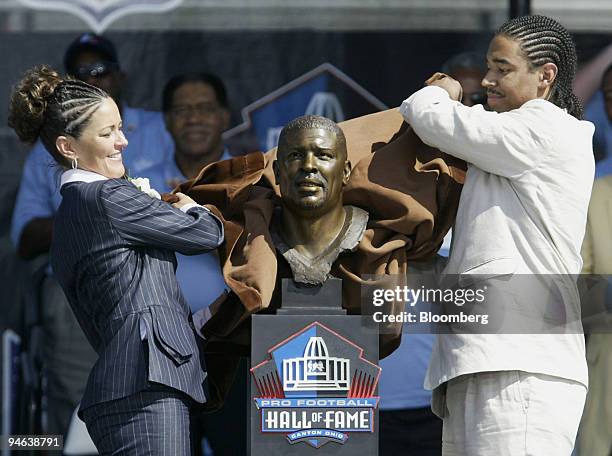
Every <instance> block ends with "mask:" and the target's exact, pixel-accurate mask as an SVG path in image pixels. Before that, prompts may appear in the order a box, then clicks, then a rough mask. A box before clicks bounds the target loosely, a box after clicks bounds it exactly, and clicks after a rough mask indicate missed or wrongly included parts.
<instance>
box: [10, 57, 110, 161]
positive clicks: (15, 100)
mask: <svg viewBox="0 0 612 456" xmlns="http://www.w3.org/2000/svg"><path fill="white" fill-rule="evenodd" d="M108 97H109V95H108V94H107V93H106V92H104V91H103V90H101V89H99V88H97V87H94V86H92V85H89V84H86V83H85V82H82V81H78V80H75V79H63V78H62V77H61V76H60V75H59V74H58V73H57V72H56V71H55V70H53V69H52V68H51V67H49V66H46V65H42V66H39V67H35V68H32V69H31V70H29V71H27V72H26V73H25V75H24V76H23V78H22V79H21V81H20V82H19V83H18V84H17V85H16V86H15V88H14V89H13V93H12V95H11V100H10V103H9V116H8V125H9V126H10V127H11V128H13V129H14V130H15V133H17V136H19V139H21V140H22V141H24V142H26V143H30V144H31V143H34V142H35V141H36V140H37V139H38V138H40V139H41V141H42V143H43V145H44V146H45V148H46V149H47V151H48V152H49V153H50V154H51V155H52V156H53V158H54V159H55V161H57V163H59V164H60V165H62V166H64V167H68V166H69V163H68V160H67V159H66V158H65V157H64V156H63V155H61V154H60V153H59V151H58V150H57V147H56V146H55V141H56V140H57V138H58V136H61V135H70V136H73V137H75V138H79V137H80V136H81V134H82V132H83V129H84V128H85V127H86V126H87V125H88V123H89V121H90V120H91V116H92V115H93V114H94V112H96V111H97V109H98V108H99V107H100V104H101V103H102V102H103V101H104V100H105V99H107V98H108Z"/></svg>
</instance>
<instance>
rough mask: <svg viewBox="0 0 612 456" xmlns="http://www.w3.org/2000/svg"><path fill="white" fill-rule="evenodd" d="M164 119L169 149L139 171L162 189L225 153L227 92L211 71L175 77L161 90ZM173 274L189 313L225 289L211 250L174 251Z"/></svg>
mask: <svg viewBox="0 0 612 456" xmlns="http://www.w3.org/2000/svg"><path fill="white" fill-rule="evenodd" d="M162 111H163V115H164V122H165V125H166V128H167V130H168V132H169V133H170V136H171V137H172V140H173V142H174V153H171V154H168V156H167V157H166V158H165V159H164V160H163V161H161V162H160V163H158V164H157V165H154V166H152V167H150V168H147V169H145V170H143V171H142V173H141V174H142V175H143V176H144V177H148V178H149V180H150V183H151V186H152V187H153V188H155V189H156V190H158V191H159V192H162V193H167V192H170V191H171V190H172V189H173V188H174V187H176V186H177V185H178V184H179V183H181V182H185V181H186V180H189V179H194V178H195V177H196V176H197V175H198V173H199V172H200V170H201V169H202V168H204V167H205V166H206V165H208V164H210V163H212V162H216V161H219V160H225V159H228V158H231V156H230V154H229V152H228V151H227V150H226V149H225V147H224V145H223V139H222V137H221V136H222V133H223V131H225V130H226V129H227V128H228V126H229V116H230V113H229V107H228V101H227V91H226V89H225V86H224V84H223V82H222V81H221V79H219V78H218V77H217V76H215V75H213V74H206V73H193V74H186V75H180V76H175V77H173V78H172V79H170V80H169V81H168V82H167V83H166V85H165V87H164V90H163V96H162ZM177 260H178V268H177V271H176V275H177V278H178V281H179V285H180V286H181V290H182V291H183V294H184V296H185V298H186V299H187V303H188V304H189V306H190V307H191V310H192V311H193V312H196V311H198V310H200V309H202V308H205V307H207V306H208V305H209V304H210V303H212V302H213V301H214V300H215V299H217V298H218V297H219V296H220V295H221V294H223V292H224V291H225V282H224V281H223V276H222V275H221V269H220V268H219V261H218V258H217V255H216V253H215V252H211V253H207V254H204V255H196V256H186V255H180V254H177Z"/></svg>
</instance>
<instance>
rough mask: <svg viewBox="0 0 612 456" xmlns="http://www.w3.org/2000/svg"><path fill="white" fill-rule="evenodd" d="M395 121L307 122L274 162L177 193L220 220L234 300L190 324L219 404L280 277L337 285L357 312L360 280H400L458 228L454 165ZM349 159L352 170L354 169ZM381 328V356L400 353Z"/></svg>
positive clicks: (268, 158) (288, 133)
mask: <svg viewBox="0 0 612 456" xmlns="http://www.w3.org/2000/svg"><path fill="white" fill-rule="evenodd" d="M398 120H399V122H398ZM400 124H401V118H399V116H398V113H397V110H389V111H386V112H383V113H378V114H374V115H370V116H366V117H364V118H359V119H354V120H352V121H347V122H345V123H343V124H342V129H340V128H339V126H338V125H336V124H335V123H334V122H332V121H330V120H328V119H325V118H323V117H318V116H304V117H301V118H298V119H295V120H294V121H292V122H290V123H289V124H287V125H286V126H285V128H284V129H283V130H282V132H281V135H280V139H279V146H278V150H277V155H276V159H275V155H274V152H275V151H272V152H269V153H268V154H266V155H263V154H250V155H247V156H244V157H240V158H236V159H233V160H229V161H225V162H219V163H216V164H213V165H211V166H210V167H209V168H207V169H206V170H205V172H204V173H203V174H201V175H200V176H199V178H198V180H197V181H195V182H188V183H186V184H183V185H182V186H181V191H183V192H188V193H189V194H190V195H191V196H192V197H193V198H194V199H195V200H199V201H207V202H209V203H210V204H211V209H212V210H213V211H215V212H216V213H218V214H220V215H221V216H222V217H223V219H224V227H225V234H226V243H225V244H224V246H223V247H222V251H220V257H221V262H222V264H223V273H224V277H225V280H226V283H227V284H228V286H229V287H230V289H231V292H230V293H229V294H228V296H227V298H226V299H225V300H224V301H223V302H217V303H215V304H214V305H213V306H211V308H210V312H209V313H208V315H196V316H195V317H194V320H195V323H196V326H197V327H199V328H200V329H201V332H202V333H203V335H204V336H205V337H206V340H207V348H206V349H207V358H206V361H207V366H208V368H209V369H208V372H209V375H210V377H209V379H210V381H211V390H212V391H211V393H212V395H213V396H214V395H215V394H216V395H217V399H218V400H222V398H223V395H224V392H223V391H224V389H225V388H227V385H228V384H231V381H232V378H233V368H232V365H231V364H232V362H233V361H232V356H231V355H232V354H247V353H248V350H249V344H250V321H249V319H248V317H249V315H250V314H252V313H254V312H271V311H273V310H275V309H276V308H278V307H279V305H280V302H281V292H280V282H281V281H280V280H279V279H281V278H292V279H293V280H295V281H296V282H300V283H305V284H320V283H323V282H324V281H325V280H327V278H329V277H337V278H341V279H342V280H343V306H344V307H345V308H346V309H347V310H348V311H349V313H360V312H361V309H360V302H361V285H362V283H363V281H362V275H364V274H380V275H383V276H384V275H387V274H405V273H406V271H407V264H408V262H409V261H412V260H415V261H418V260H421V259H426V258H430V257H431V256H433V255H434V254H435V252H436V251H437V249H438V247H439V245H440V244H441V242H442V239H443V237H444V235H445V233H446V232H447V231H448V228H449V227H450V225H451V223H452V220H453V216H454V215H453V214H454V210H455V208H456V203H457V198H458V191H459V189H460V185H459V181H460V179H461V175H462V174H461V171H460V166H461V164H460V163H459V162H456V161H455V162H453V160H452V159H450V158H449V157H447V156H445V155H444V154H440V153H439V152H438V151H434V150H432V149H430V148H427V147H425V146H424V145H423V144H422V143H420V142H419V141H418V140H417V138H416V136H415V135H414V133H412V132H411V131H409V130H405V128H404V127H405V125H404V127H401V128H400ZM398 128H400V131H399V132H398ZM349 139H350V141H351V142H350V145H351V147H350V149H349V150H348V151H347V144H349V142H348V141H349ZM385 144H386V145H385ZM374 145H377V146H378V148H379V149H378V150H377V152H376V153H375V154H372V153H371V151H372V147H373V146H374ZM399 151H404V152H405V153H404V154H403V155H402V154H401V153H399ZM349 157H352V158H354V159H355V161H356V162H357V165H356V167H355V168H354V169H353V170H352V171H351V168H352V166H351V162H350V161H349ZM360 158H361V160H359V159H360ZM393 165H395V168H390V166H393ZM407 167H411V171H409V172H408V173H406V172H404V171H403V170H404V169H406V168H407ZM390 169H391V170H392V171H390ZM433 170H435V171H436V172H435V173H432V172H430V171H433ZM385 181H387V182H388V183H390V184H391V185H389V186H386V185H385V183H386V182H385ZM373 201H376V204H375V206H374V205H373V204H374V203H373ZM366 208H368V209H370V210H372V212H371V213H368V212H367V211H366V210H365V209H366ZM385 329H386V330H387V331H386V333H385V334H382V335H381V339H380V352H381V356H386V355H387V354H389V353H390V352H392V351H393V350H394V349H395V348H396V347H397V345H398V343H399V330H400V329H401V327H400V326H398V325H396V324H390V325H389V327H387V328H385ZM212 403H214V400H213V401H211V404H212Z"/></svg>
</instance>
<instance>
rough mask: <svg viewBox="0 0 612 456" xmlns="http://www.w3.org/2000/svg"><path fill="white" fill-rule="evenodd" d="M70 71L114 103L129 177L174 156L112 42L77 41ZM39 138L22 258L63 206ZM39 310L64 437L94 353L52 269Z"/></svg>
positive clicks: (52, 398) (15, 226)
mask: <svg viewBox="0 0 612 456" xmlns="http://www.w3.org/2000/svg"><path fill="white" fill-rule="evenodd" d="M64 66H65V69H66V72H67V73H68V74H69V75H70V76H72V77H74V78H76V79H80V80H82V81H85V82H87V83H89V84H91V85H94V86H97V87H99V88H101V89H103V90H104V91H106V92H107V93H108V94H109V95H110V96H111V97H112V98H113V99H114V100H115V102H116V103H117V105H118V106H119V107H120V110H121V116H122V119H123V132H124V134H125V136H126V138H127V140H128V142H129V145H128V146H127V148H126V149H125V151H124V155H123V162H124V164H125V167H126V170H128V173H129V174H130V175H132V176H138V175H139V174H140V172H141V171H142V170H143V169H144V168H146V167H149V166H152V165H154V164H155V163H158V162H160V161H162V160H163V159H164V158H165V156H166V155H169V154H171V153H172V139H171V138H170V136H169V134H168V133H167V131H166V129H165V126H164V122H163V118H162V115H161V113H158V112H151V111H145V110H143V109H136V108H131V107H129V106H127V105H126V104H125V102H124V101H123V98H122V89H123V86H124V82H125V74H124V73H123V72H122V71H121V67H120V65H119V60H118V57H117V51H116V49H115V46H114V45H113V43H112V42H110V41H109V40H108V39H106V38H103V37H101V36H98V35H94V34H92V33H85V34H83V35H81V36H79V37H77V38H76V39H75V40H74V41H73V42H72V43H71V44H70V46H69V47H68V49H67V50H66V54H65V56H64ZM52 163H53V159H52V158H51V156H50V155H49V154H48V152H47V151H46V150H45V149H44V147H43V146H42V144H41V143H40V141H39V142H38V143H37V144H36V145H35V146H34V148H33V149H32V151H31V152H30V154H29V156H28V158H27V160H26V163H25V165H24V169H23V174H22V177H21V184H20V188H19V193H18V195H17V201H16V204H15V209H14V212H13V221H12V227H11V240H12V242H13V245H14V246H15V247H16V249H17V252H18V254H19V256H20V257H22V258H23V259H26V260H31V259H34V258H37V257H39V256H42V255H46V254H47V253H48V251H49V247H50V244H51V236H52V228H53V219H54V216H55V213H56V211H57V208H58V207H59V204H60V202H61V196H60V193H59V175H60V174H61V170H59V169H58V168H57V167H56V166H53V164H52ZM39 294H40V296H41V298H40V300H41V302H40V308H41V309H42V315H41V319H42V325H43V330H44V338H45V340H44V343H43V347H44V348H43V357H44V360H45V368H46V372H47V385H48V386H47V396H48V397H47V404H48V405H47V410H48V428H47V429H45V431H46V432H48V433H50V434H63V433H65V432H66V430H67V428H68V424H69V422H70V417H71V415H72V412H73V411H74V409H75V408H76V405H77V403H78V402H79V400H80V398H81V397H82V395H83V390H84V388H85V383H86V381H87V376H88V374H89V371H90V369H91V366H92V365H93V364H94V362H95V360H96V357H97V355H96V354H95V352H94V350H93V349H92V348H91V347H90V345H89V343H88V342H87V340H86V339H85V336H84V335H83V333H82V331H81V329H80V327H79V325H78V323H77V322H76V319H75V317H74V316H73V314H72V311H71V310H70V308H69V305H68V303H67V301H66V298H65V296H64V294H63V292H62V290H61V289H60V287H59V285H58V284H57V282H56V281H55V279H54V278H53V276H52V273H51V271H50V270H49V268H47V277H46V278H45V279H44V280H43V282H42V289H41V290H39Z"/></svg>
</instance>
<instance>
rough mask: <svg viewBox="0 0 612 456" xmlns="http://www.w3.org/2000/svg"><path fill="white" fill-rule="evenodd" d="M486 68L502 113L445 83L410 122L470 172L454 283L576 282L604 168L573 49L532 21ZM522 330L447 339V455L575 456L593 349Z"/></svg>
mask: <svg viewBox="0 0 612 456" xmlns="http://www.w3.org/2000/svg"><path fill="white" fill-rule="evenodd" d="M487 66H488V68H489V69H488V72H487V74H486V76H485V78H484V79H483V81H482V84H483V86H484V87H485V88H486V89H487V103H488V105H489V107H490V108H491V109H492V110H493V111H494V112H488V111H485V110H484V109H483V108H482V107H481V106H475V107H466V106H463V105H461V103H459V102H458V101H457V100H460V99H461V86H460V85H459V84H458V83H457V82H456V81H455V80H453V79H452V78H450V77H448V76H445V75H441V74H436V75H434V76H433V77H432V78H430V79H429V80H428V82H427V84H428V85H429V86H428V87H425V88H424V89H421V90H420V91H418V92H416V93H415V94H413V95H412V96H411V97H410V98H408V99H407V100H406V101H405V102H404V103H403V104H402V107H401V108H400V110H401V112H402V114H403V116H404V118H405V119H406V120H407V122H409V123H410V125H411V126H412V127H413V128H414V130H415V131H416V133H417V135H419V137H420V138H421V139H422V140H423V141H424V142H426V143H427V144H430V145H432V146H436V147H439V148H440V149H441V150H442V151H445V152H447V153H449V154H451V155H454V156H456V157H459V158H463V159H465V160H466V161H467V162H468V163H469V164H470V165H469V167H468V173H467V176H466V181H465V187H464V190H463V193H462V195H461V203H460V206H459V212H458V216H457V222H456V225H455V229H454V238H453V246H452V248H451V255H450V260H449V264H448V266H447V267H446V271H445V272H446V273H448V274H462V275H463V274H465V275H468V278H469V275H472V276H473V275H481V277H482V276H483V275H484V276H486V277H488V278H490V282H487V283H490V284H491V285H492V286H494V287H496V288H497V287H499V286H503V284H504V276H506V278H508V277H512V276H513V274H525V275H527V277H530V276H531V277H533V276H534V275H535V274H556V277H562V276H563V275H565V276H567V275H571V274H577V273H579V272H580V268H581V263H582V262H581V259H580V244H581V243H582V238H583V236H584V229H585V224H586V212H587V206H588V201H589V196H590V192H591V186H592V179H593V174H594V161H593V156H592V147H591V140H592V135H593V126H592V124H590V123H588V122H584V121H581V120H579V119H580V118H581V114H582V112H581V111H582V109H581V107H580V104H579V102H578V100H577V99H576V97H575V96H574V95H573V93H572V80H573V78H574V74H575V69H576V52H575V47H574V43H573V41H572V39H571V37H570V35H569V33H568V32H567V31H566V30H565V29H564V28H563V27H562V26H561V25H560V24H558V23H557V22H556V21H554V20H552V19H550V18H547V17H544V16H525V17H520V18H517V19H513V20H511V21H509V22H507V23H505V24H504V25H502V27H501V28H500V29H499V30H498V32H497V33H496V35H495V37H494V38H493V40H492V41H491V43H490V45H489V50H488V52H487ZM472 280H477V279H476V278H474V279H472ZM570 285H571V286H568V287H567V288H566V292H567V294H568V295H571V296H574V295H576V290H575V288H576V287H575V283H574V284H570ZM489 291H495V288H494V289H492V290H491V289H490V290H489ZM512 291H513V292H516V293H517V294H519V297H518V298H517V299H514V300H513V299H512V295H510V290H506V293H505V295H504V294H501V295H499V296H500V297H502V298H503V297H504V296H505V297H506V298H507V299H508V300H509V301H511V302H512V304H513V305H514V306H516V308H518V310H519V312H518V313H519V314H522V313H524V312H526V314H527V315H529V314H530V313H529V312H530V311H531V310H533V309H534V307H535V308H538V306H539V305H541V304H542V303H540V302H538V301H537V299H535V298H534V299H532V300H531V301H529V299H521V296H520V293H522V292H525V290H522V289H516V290H512ZM488 293H489V292H488ZM523 298H524V296H523ZM504 302H505V301H504ZM492 304H493V303H492ZM549 304H550V306H551V307H550V308H547V309H546V311H547V313H546V314H544V315H543V316H545V317H554V316H555V315H557V314H563V315H565V311H566V310H567V311H569V312H570V313H569V315H578V316H579V314H580V312H579V303H578V302H577V301H573V302H571V304H572V306H571V307H568V308H564V307H563V306H564V304H565V302H564V301H563V300H556V299H555V300H553V301H552V302H550V303H549ZM515 313H516V312H515ZM543 316H540V317H539V319H540V320H542V321H541V323H545V321H546V318H542V317H543ZM510 329H511V330H512V331H511V332H514V333H515V334H512V333H511V334H508V333H506V334H466V333H461V332H458V333H455V334H444V335H442V334H441V335H439V336H438V338H437V342H436V345H435V346H434V351H433V355H432V360H431V363H430V367H429V371H428V377H427V386H428V387H430V388H432V389H433V388H435V390H434V394H433V398H432V407H433V408H434V411H435V412H436V414H438V415H439V416H440V417H442V418H443V441H442V445H443V450H442V452H443V454H444V455H451V454H452V455H455V454H461V455H464V454H504V455H526V454H555V455H560V456H561V455H565V456H569V455H570V453H571V452H572V448H573V446H574V441H575V438H576V431H577V429H578V423H579V421H580V415H581V413H582V407H583V405H584V399H585V396H586V386H587V372H586V362H585V357H584V337H583V335H582V334H580V333H579V331H567V333H565V334H544V333H542V332H540V333H534V334H524V333H523V334H520V333H521V332H523V331H522V328H520V327H516V326H515V327H514V328H510ZM517 333H518V334H517ZM551 416H554V417H555V419H554V420H552V419H551Z"/></svg>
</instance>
